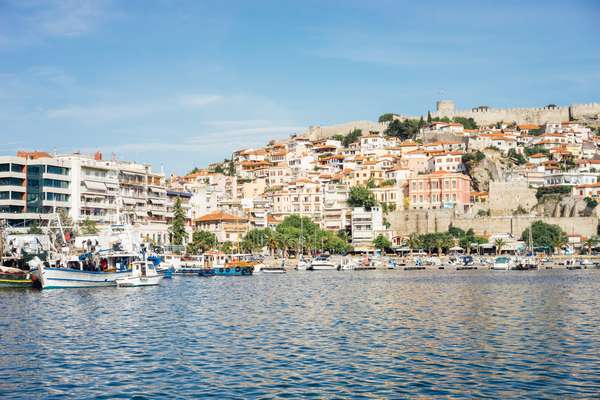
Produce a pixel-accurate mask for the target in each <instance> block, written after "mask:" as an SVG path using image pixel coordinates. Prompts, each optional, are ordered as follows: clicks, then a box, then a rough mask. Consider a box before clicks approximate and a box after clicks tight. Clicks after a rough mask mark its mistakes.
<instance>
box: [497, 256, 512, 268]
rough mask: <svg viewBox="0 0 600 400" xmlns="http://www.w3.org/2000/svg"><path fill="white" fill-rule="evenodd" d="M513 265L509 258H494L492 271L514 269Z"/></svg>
mask: <svg viewBox="0 0 600 400" xmlns="http://www.w3.org/2000/svg"><path fill="white" fill-rule="evenodd" d="M514 265H515V263H514V261H513V260H512V258H510V257H506V256H501V257H496V259H495V260H494V264H492V269H493V270H496V271H508V270H510V269H512V268H513V267H514Z"/></svg>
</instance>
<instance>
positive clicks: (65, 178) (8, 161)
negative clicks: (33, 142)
mask: <svg viewBox="0 0 600 400" xmlns="http://www.w3.org/2000/svg"><path fill="white" fill-rule="evenodd" d="M70 208H71V177H70V168H69V167H67V166H65V165H63V163H62V162H60V161H59V160H56V159H54V158H52V157H51V156H50V155H48V154H47V153H40V152H35V153H23V152H20V153H18V154H17V156H16V157H12V156H9V157H0V218H1V219H4V220H6V221H7V222H8V224H9V225H11V226H23V227H26V226H30V225H31V224H33V223H34V222H39V221H40V220H47V219H48V218H49V216H50V215H51V214H52V213H53V212H58V211H59V210H61V209H64V210H65V211H70Z"/></svg>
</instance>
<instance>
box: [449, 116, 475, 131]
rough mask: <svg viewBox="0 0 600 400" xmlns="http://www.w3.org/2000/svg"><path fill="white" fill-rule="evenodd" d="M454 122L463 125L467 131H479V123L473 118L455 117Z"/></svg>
mask: <svg viewBox="0 0 600 400" xmlns="http://www.w3.org/2000/svg"><path fill="white" fill-rule="evenodd" d="M454 122H456V123H459V124H462V126H464V128H465V129H477V128H479V126H477V122H475V120H474V119H473V118H464V117H454Z"/></svg>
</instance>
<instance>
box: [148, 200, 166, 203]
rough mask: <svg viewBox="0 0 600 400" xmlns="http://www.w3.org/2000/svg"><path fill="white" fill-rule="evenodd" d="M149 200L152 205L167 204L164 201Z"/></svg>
mask: <svg viewBox="0 0 600 400" xmlns="http://www.w3.org/2000/svg"><path fill="white" fill-rule="evenodd" d="M148 200H150V203H152V204H165V200H164V199H148Z"/></svg>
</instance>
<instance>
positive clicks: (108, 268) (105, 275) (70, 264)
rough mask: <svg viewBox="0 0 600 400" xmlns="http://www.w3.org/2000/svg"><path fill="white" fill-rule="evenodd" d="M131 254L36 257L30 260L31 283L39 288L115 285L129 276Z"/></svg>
mask: <svg viewBox="0 0 600 400" xmlns="http://www.w3.org/2000/svg"><path fill="white" fill-rule="evenodd" d="M135 259H137V255H135V254H132V253H105V254H95V255H94V256H93V257H92V260H90V256H89V255H87V254H86V255H81V256H79V257H72V258H70V259H67V260H65V261H60V262H57V263H53V264H50V263H49V262H47V261H46V262H42V261H41V260H40V259H39V258H38V257H35V258H34V259H33V260H32V261H31V262H30V263H29V265H30V267H31V274H32V278H33V280H34V285H36V286H39V287H40V288H41V289H63V288H88V287H104V286H115V285H116V280H117V279H122V278H126V277H128V276H130V274H131V270H130V265H131V263H132V261H134V260H135Z"/></svg>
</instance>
